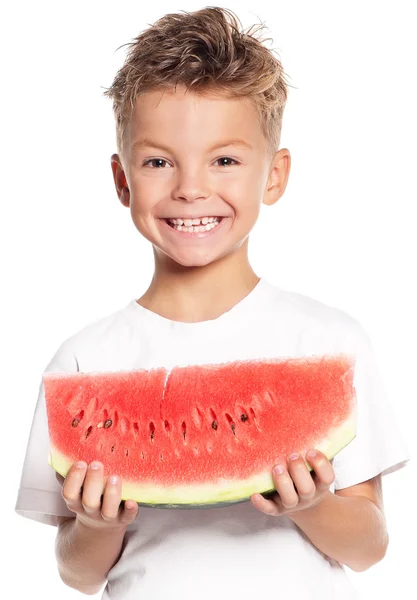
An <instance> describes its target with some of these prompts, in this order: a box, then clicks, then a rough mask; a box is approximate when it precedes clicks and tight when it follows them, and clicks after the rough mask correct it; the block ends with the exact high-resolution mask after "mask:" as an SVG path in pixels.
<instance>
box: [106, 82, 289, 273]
mask: <svg viewBox="0 0 417 600" xmlns="http://www.w3.org/2000/svg"><path fill="white" fill-rule="evenodd" d="M127 139H128V143H127V148H126V150H125V152H124V154H123V157H122V158H120V157H119V156H118V155H117V154H116V155H113V156H112V170H113V176H114V180H115V184H116V189H117V192H118V195H119V198H120V200H121V202H122V203H123V204H124V205H125V206H129V207H130V212H131V216H132V219H133V222H134V224H135V226H136V228H137V229H138V231H139V232H140V233H141V234H142V235H143V236H144V237H145V238H146V239H148V240H149V241H150V242H151V243H152V244H153V246H154V250H155V252H156V253H157V255H158V258H159V259H160V260H162V261H165V262H167V263H168V264H169V263H170V262H171V261H172V260H173V261H175V263H179V264H181V265H183V266H186V267H190V266H204V265H207V264H209V263H211V262H213V261H215V260H218V259H220V258H222V257H225V256H226V255H228V254H230V253H234V252H238V253H239V251H240V252H241V251H242V246H243V245H244V244H245V242H246V240H247V238H248V236H249V233H250V231H251V230H252V228H253V227H254V225H255V223H256V221H257V218H258V215H259V212H260V207H261V204H262V203H265V204H273V203H274V202H276V201H277V200H278V199H279V197H280V196H281V195H282V194H283V193H284V190H285V186H286V183H287V180H288V176H289V170H290V154H289V151H288V150H287V149H282V150H280V151H279V152H278V153H277V154H276V155H275V157H274V158H273V159H272V162H271V160H270V159H268V156H267V143H266V140H265V139H264V136H263V135H262V132H261V130H260V126H259V121H258V119H257V116H256V112H255V109H254V108H253V106H252V105H251V104H250V103H249V102H248V101H247V100H236V99H225V98H222V97H221V96H219V95H214V94H213V95H204V96H197V95H196V94H193V93H191V92H187V93H185V88H180V87H179V86H178V87H177V90H176V91H175V90H174V89H172V91H171V90H165V91H164V92H162V91H156V90H152V91H150V92H148V93H146V94H144V95H143V96H140V97H138V98H137V100H136V105H135V110H134V113H133V115H132V118H131V121H130V124H129V130H128V136H127ZM237 139H240V140H243V141H244V142H246V144H247V146H246V145H240V144H238V143H233V144H231V145H223V144H225V143H227V142H228V141H230V140H237ZM214 146H218V147H217V148H213V147H214ZM198 217H201V218H203V217H222V219H221V221H220V223H219V224H218V225H216V227H214V228H212V230H211V231H209V232H204V233H192V234H191V233H185V232H180V231H176V230H175V229H173V228H172V227H171V226H170V225H168V223H167V222H166V221H165V219H167V218H170V219H176V218H181V219H185V218H191V219H192V218H198ZM245 245H246V247H247V242H246V244H245Z"/></svg>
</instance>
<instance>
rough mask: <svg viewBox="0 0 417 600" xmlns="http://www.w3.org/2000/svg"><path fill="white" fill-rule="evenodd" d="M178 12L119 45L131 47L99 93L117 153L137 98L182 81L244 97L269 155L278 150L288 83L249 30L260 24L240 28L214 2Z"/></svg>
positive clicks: (234, 18) (189, 87)
mask: <svg viewBox="0 0 417 600" xmlns="http://www.w3.org/2000/svg"><path fill="white" fill-rule="evenodd" d="M181 12H182V13H183V14H181V13H173V14H167V15H165V16H164V17H162V18H160V19H159V20H158V21H156V22H155V23H154V24H153V25H152V26H151V27H150V28H149V29H146V30H145V31H143V32H142V33H140V35H138V36H137V37H136V38H134V41H133V42H131V43H129V44H124V45H128V46H131V48H130V49H129V51H128V54H127V56H126V59H125V63H124V65H123V66H122V68H121V69H120V70H119V71H118V72H117V74H116V77H115V78H114V81H113V83H112V85H111V87H110V88H105V89H106V90H107V91H105V92H104V94H103V95H104V96H106V97H108V98H112V99H113V112H114V117H115V121H116V143H117V149H118V153H119V154H120V155H122V154H123V150H124V148H125V145H126V137H127V128H128V124H129V120H130V117H131V115H132V112H133V109H134V105H135V100H136V98H137V97H138V96H140V95H142V94H144V93H146V92H148V91H151V90H155V89H161V90H164V89H167V88H170V87H171V86H175V87H176V86H177V85H184V86H185V87H186V89H187V90H190V91H192V92H194V93H197V94H204V93H206V92H208V93H210V92H215V93H217V94H221V95H223V96H225V97H229V98H248V99H249V100H250V101H251V102H252V104H253V106H254V108H255V110H256V113H257V116H258V119H259V124H260V127H261V130H262V133H263V135H264V137H265V139H266V140H267V148H268V156H269V157H270V158H272V157H273V155H274V154H275V152H277V150H278V149H279V144H280V138H281V128H282V116H283V111H284V107H285V104H286V101H287V86H289V84H288V83H287V82H286V81H285V78H284V71H283V68H282V65H281V63H280V61H279V60H278V59H277V58H276V57H275V56H274V55H273V54H272V51H270V50H268V49H267V48H266V47H265V46H263V45H262V42H263V41H265V40H263V39H257V38H256V37H255V36H254V35H253V34H256V33H258V32H259V31H261V30H262V29H263V25H252V27H250V28H249V30H248V31H247V32H244V31H243V30H241V29H239V25H240V26H241V22H240V20H239V18H238V17H237V16H236V15H235V14H234V13H233V12H232V11H230V10H228V9H225V8H219V7H206V8H203V9H201V10H198V11H195V12H186V11H181ZM252 29H254V30H253V31H251V30H252ZM267 39H268V40H269V39H271V38H267ZM120 47H122V46H120Z"/></svg>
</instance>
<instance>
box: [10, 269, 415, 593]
mask: <svg viewBox="0 0 417 600" xmlns="http://www.w3.org/2000/svg"><path fill="white" fill-rule="evenodd" d="M340 352H346V353H349V354H352V353H354V354H355V356H356V365H355V373H354V386H355V389H356V395H357V434H356V437H355V439H354V440H353V441H352V442H351V443H350V444H349V445H348V446H346V447H345V448H344V449H343V450H342V451H341V452H339V454H337V455H336V457H334V459H333V468H334V471H335V475H336V479H335V482H334V484H333V485H332V487H331V491H332V492H334V490H335V489H341V488H345V487H349V486H352V485H355V484H358V483H361V482H363V481H366V480H367V479H370V478H371V477H374V476H376V475H378V474H379V473H381V474H383V475H386V474H387V473H390V472H393V471H395V470H397V469H399V468H401V467H403V466H404V464H405V463H406V461H407V460H409V452H408V449H407V447H406V445H405V444H404V441H403V439H402V436H401V433H400V431H399V429H398V427H397V424H396V418H395V414H394V413H393V409H392V406H391V404H390V403H389V400H388V399H387V397H386V395H385V392H384V389H383V385H382V382H381V377H380V374H379V371H378V368H377V366H376V364H375V360H374V356H373V351H372V347H371V344H370V341H369V338H368V336H367V334H366V333H365V331H364V329H363V328H362V327H361V325H360V324H359V323H358V322H357V321H356V320H355V319H354V318H353V317H351V316H349V315H348V314H347V313H345V312H344V311H342V310H339V309H337V308H334V307H330V306H327V305H325V304H323V303H321V302H319V301H317V300H314V299H312V298H309V297H307V296H304V295H302V294H298V293H295V292H290V291H287V290H283V289H280V288H278V287H277V286H275V285H273V284H271V283H270V282H268V281H266V279H265V278H261V279H260V281H259V283H258V284H257V285H256V286H255V288H254V289H253V290H252V291H251V292H250V293H249V294H248V295H247V296H246V297H245V298H243V299H242V300H241V301H240V302H239V303H238V304H236V305H235V306H234V307H233V308H232V309H231V310H229V311H227V312H226V313H224V314H222V315H221V316H220V317H218V318H216V319H213V320H209V321H200V322H197V323H183V322H178V321H171V320H170V319H166V318H164V317H162V316H161V315H158V314H157V313H154V312H152V311H150V310H148V309H146V308H144V307H142V306H140V305H139V304H138V303H137V302H136V300H134V299H133V300H131V301H130V302H129V304H128V305H127V306H125V307H124V308H122V309H121V310H119V311H117V312H115V313H113V314H111V315H109V316H106V317H104V318H101V319H98V320H96V321H94V322H93V323H90V324H89V325H87V326H86V327H84V328H83V329H82V330H80V331H79V332H77V333H76V334H75V335H73V336H71V337H70V338H68V339H67V340H65V341H64V342H63V343H62V344H61V346H60V347H59V348H58V350H57V351H56V353H55V355H54V357H53V358H52V360H51V362H50V363H49V364H48V365H47V367H46V369H45V371H49V372H76V371H81V372H92V371H118V370H134V369H139V368H145V369H150V368H152V367H157V366H162V367H165V368H166V369H171V368H173V367H174V366H176V365H177V366H186V365H191V364H194V365H197V364H207V363H224V362H229V361H236V360H244V359H257V358H262V357H264V358H278V357H299V356H308V355H315V354H317V355H324V354H326V355H328V354H332V353H334V354H336V353H340ZM48 455H49V437H48V426H47V417H46V407H45V397H44V389H43V384H42V382H41V385H40V391H39V397H38V402H37V405H36V409H35V413H34V419H33V424H32V428H31V431H30V436H29V441H28V447H27V452H26V457H25V461H24V465H23V470H22V477H21V482H20V489H19V493H18V498H17V503H16V511H17V512H18V514H20V515H22V516H24V517H28V518H30V519H35V520H37V521H40V522H43V523H48V524H51V525H56V524H57V522H56V515H63V516H71V517H74V516H75V515H74V513H72V512H71V511H70V510H68V508H67V507H66V504H65V502H64V500H63V498H62V496H61V489H62V488H61V486H60V484H59V483H58V481H57V480H56V477H55V472H54V471H53V469H52V468H51V467H50V466H49V465H48ZM345 569H346V567H344V566H343V565H341V564H340V563H339V562H337V561H334V560H332V559H330V558H329V557H327V556H325V555H324V554H323V553H322V552H321V551H319V550H318V549H317V548H316V547H315V546H314V545H313V544H312V543H311V542H310V540H309V539H308V538H307V536H306V535H305V534H304V533H303V532H302V531H301V529H299V528H298V527H297V526H296V525H295V524H294V523H293V522H292V521H291V520H290V519H289V518H288V517H285V516H281V517H271V516H268V515H265V514H263V513H261V512H260V511H258V510H257V509H256V508H255V507H254V506H253V505H252V504H251V502H250V501H247V502H243V503H240V504H232V505H229V506H225V507H217V508H194V509H184V508H177V509H175V508H172V509H161V508H152V507H143V506H140V507H139V514H138V517H137V519H136V520H135V522H134V523H132V524H131V525H130V526H129V527H128V530H127V532H126V536H125V540H124V550H123V553H122V555H121V557H120V559H119V561H118V563H117V564H116V565H115V566H114V567H113V568H112V569H111V570H110V572H109V574H108V583H107V585H106V587H105V589H104V592H103V596H102V599H103V600H110V599H111V600H122V599H123V600H137V598H144V599H145V598H146V599H147V598H157V599H159V598H163V597H164V596H165V594H166V593H167V592H168V593H169V597H170V598H171V599H178V600H194V598H198V599H199V600H208V599H210V600H212V599H213V598H220V599H222V598H232V597H238V598H239V599H240V600H246V599H247V600H249V598H250V599H251V600H252V599H253V598H254V597H258V596H260V595H262V596H264V595H265V594H268V595H270V594H271V591H272V590H277V593H278V594H279V595H280V596H282V597H291V598H297V599H298V598H300V599H301V598H302V599H306V600H307V599H308V600H316V599H317V600H334V599H335V598H337V599H338V600H344V599H348V598H349V599H352V598H356V597H357V594H356V592H355V590H354V587H353V585H352V584H351V582H350V580H349V578H348V574H347V572H346V570H345Z"/></svg>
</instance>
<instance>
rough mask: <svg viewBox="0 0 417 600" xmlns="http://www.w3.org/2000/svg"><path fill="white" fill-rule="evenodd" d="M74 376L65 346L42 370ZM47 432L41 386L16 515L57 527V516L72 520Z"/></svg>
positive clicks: (73, 363) (74, 363)
mask: <svg viewBox="0 0 417 600" xmlns="http://www.w3.org/2000/svg"><path fill="white" fill-rule="evenodd" d="M47 371H49V372H76V371H78V365H77V361H76V359H75V356H74V355H73V354H72V353H71V351H70V349H69V346H68V344H67V343H65V342H64V344H62V345H61V346H60V347H59V348H58V350H57V352H56V353H55V355H54V357H53V358H52V360H51V361H50V363H49V364H48V366H47V367H46V369H45V372H47ZM48 458H49V432H48V420H47V413H46V403H45V390H44V386H43V382H42V381H41V385H40V388H39V395H38V400H37V403H36V407H35V412H34V416H33V421H32V427H31V430H30V434H29V439H28V444H27V448H26V455H25V459H24V463H23V468H22V474H21V479H20V487H19V490H18V495H17V501H16V505H15V511H16V512H17V514H19V515H21V516H22V517H26V518H28V519H33V520H35V521H39V522H40V523H46V524H48V525H55V526H56V525H58V520H57V516H63V517H75V516H76V515H75V513H73V512H72V511H70V510H69V509H68V507H67V505H66V503H65V500H64V499H63V497H62V494H61V492H62V486H61V484H60V483H59V481H58V480H57V478H56V473H55V471H54V470H53V469H52V467H51V466H50V465H49V464H48Z"/></svg>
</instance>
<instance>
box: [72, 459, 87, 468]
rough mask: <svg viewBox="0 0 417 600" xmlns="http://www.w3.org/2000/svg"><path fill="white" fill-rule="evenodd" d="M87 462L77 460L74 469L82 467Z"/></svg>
mask: <svg viewBox="0 0 417 600" xmlns="http://www.w3.org/2000/svg"><path fill="white" fill-rule="evenodd" d="M86 466H87V464H86V463H85V462H83V461H82V460H79V461H78V462H76V463H75V468H76V469H84V467H86Z"/></svg>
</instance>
